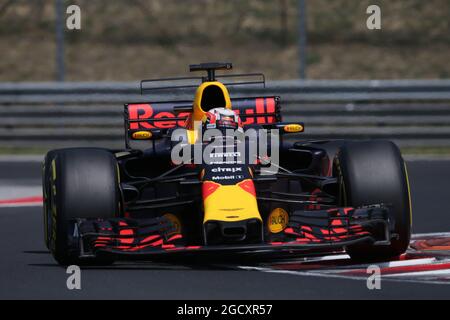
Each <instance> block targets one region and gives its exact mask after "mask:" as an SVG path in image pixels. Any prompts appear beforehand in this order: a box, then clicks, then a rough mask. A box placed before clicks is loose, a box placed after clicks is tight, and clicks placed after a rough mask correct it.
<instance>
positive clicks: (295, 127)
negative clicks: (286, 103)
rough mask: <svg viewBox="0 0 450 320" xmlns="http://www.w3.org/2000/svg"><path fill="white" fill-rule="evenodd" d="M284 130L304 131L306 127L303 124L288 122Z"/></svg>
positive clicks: (292, 131) (291, 131)
mask: <svg viewBox="0 0 450 320" xmlns="http://www.w3.org/2000/svg"><path fill="white" fill-rule="evenodd" d="M284 131H285V132H289V133H295V132H303V131H305V128H304V127H303V126H302V125H301V124H296V123H295V124H287V125H285V126H284Z"/></svg>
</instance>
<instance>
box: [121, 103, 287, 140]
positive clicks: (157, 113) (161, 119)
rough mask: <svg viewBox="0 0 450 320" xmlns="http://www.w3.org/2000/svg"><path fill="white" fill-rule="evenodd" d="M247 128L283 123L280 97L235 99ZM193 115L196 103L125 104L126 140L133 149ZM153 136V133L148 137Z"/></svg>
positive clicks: (175, 126) (236, 106) (235, 104)
mask: <svg viewBox="0 0 450 320" xmlns="http://www.w3.org/2000/svg"><path fill="white" fill-rule="evenodd" d="M231 103H232V106H233V110H235V111H237V112H238V113H239V115H240V117H241V119H242V123H243V125H244V126H246V125H254V124H260V125H264V124H274V123H277V122H281V121H282V119H281V112H280V111H281V110H280V109H281V108H280V98H279V97H275V96H272V97H255V98H234V99H231ZM191 112H192V101H169V102H167V101H165V102H151V103H129V104H126V105H125V131H126V132H125V139H126V147H127V148H130V147H131V145H130V142H131V141H133V140H146V137H147V139H150V138H151V137H156V136H157V135H158V134H161V133H162V132H165V131H167V129H174V128H180V127H184V126H185V124H186V120H187V118H188V117H189V115H190V114H191ZM146 133H149V134H146Z"/></svg>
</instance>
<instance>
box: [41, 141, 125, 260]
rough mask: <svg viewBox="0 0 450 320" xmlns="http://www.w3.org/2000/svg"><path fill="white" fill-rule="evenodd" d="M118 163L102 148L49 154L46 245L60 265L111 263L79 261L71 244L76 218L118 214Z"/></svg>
mask: <svg viewBox="0 0 450 320" xmlns="http://www.w3.org/2000/svg"><path fill="white" fill-rule="evenodd" d="M118 180H119V177H118V167H117V161H116V159H115V157H114V155H113V154H112V153H111V152H109V151H107V150H103V149H91V148H78V149H63V150H56V151H51V152H50V153H49V154H48V155H47V157H46V161H45V163H44V193H45V194H44V199H45V205H44V223H45V225H46V228H45V230H46V242H47V244H48V247H49V249H50V251H51V253H52V254H53V256H54V258H55V260H56V261H57V262H58V263H59V264H61V265H69V264H78V265H79V264H110V263H111V262H112V261H111V260H110V259H104V258H96V259H93V260H80V259H79V258H78V254H79V252H78V250H77V247H76V246H74V245H73V239H72V235H73V234H74V226H75V224H74V221H75V219H77V218H79V219H87V218H102V219H108V218H114V217H117V216H118V215H119V214H120V192H119V181H118Z"/></svg>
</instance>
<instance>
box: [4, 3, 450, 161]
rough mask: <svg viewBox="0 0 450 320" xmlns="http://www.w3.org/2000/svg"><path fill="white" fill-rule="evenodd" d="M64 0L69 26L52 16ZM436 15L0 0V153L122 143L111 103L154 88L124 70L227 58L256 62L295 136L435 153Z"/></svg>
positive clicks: (182, 67)
mask: <svg viewBox="0 0 450 320" xmlns="http://www.w3.org/2000/svg"><path fill="white" fill-rule="evenodd" d="M72 4H76V5H78V6H79V7H80V8H81V30H67V28H66V19H67V18H68V16H69V15H68V14H67V13H66V8H67V7H68V6H69V5H72ZM372 4H376V5H378V6H379V7H380V8H381V30H369V29H368V28H367V26H366V21H367V19H368V17H369V15H368V14H367V13H366V10H367V8H368V6H369V5H372ZM449 13H450V1H449V0H428V1H423V0H396V1H388V0H380V1H372V0H361V1H355V0H333V1H327V0H314V1H312V0H248V1H238V0H229V1H223V0H222V1H221V0H114V1H111V0H70V1H69V0H0V49H1V52H2V57H1V59H0V116H1V117H0V152H2V153H39V154H40V153H43V152H45V151H46V150H48V149H49V148H54V147H62V146H70V145H102V146H108V147H122V146H123V143H122V139H123V129H122V127H123V126H122V107H121V106H122V105H123V103H125V102H129V101H149V100H150V101H151V100H155V99H160V98H164V97H161V96H155V97H153V96H151V97H149V96H147V97H141V96H139V94H138V82H137V81H138V80H140V79H145V78H155V77H165V76H174V75H185V74H187V70H188V67H187V66H188V65H189V64H190V63H198V62H207V61H231V62H233V64H234V67H235V71H237V72H263V73H265V74H266V76H267V79H268V80H269V83H268V93H273V94H277V95H281V96H282V98H283V101H284V103H283V106H284V111H285V114H286V117H287V119H301V120H303V121H305V122H306V124H307V133H306V134H305V135H304V137H305V138H317V139H321V138H326V137H342V138H386V139H394V141H396V142H397V143H398V144H399V145H400V146H401V147H402V148H403V149H404V150H405V151H406V152H407V153H413V154H433V155H440V154H447V153H448V151H447V150H448V149H449V146H450V80H448V79H449V78H450V61H449V60H450V59H449V57H450V28H449V27H450V24H449V21H450V15H449ZM62 80H64V83H63V81H62ZM379 80H380V81H379ZM236 94H252V95H255V94H266V93H263V92H259V91H245V90H244V91H240V92H237V93H236Z"/></svg>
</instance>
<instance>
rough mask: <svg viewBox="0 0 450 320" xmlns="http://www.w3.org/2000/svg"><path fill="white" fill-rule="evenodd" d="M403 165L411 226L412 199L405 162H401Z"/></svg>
mask: <svg viewBox="0 0 450 320" xmlns="http://www.w3.org/2000/svg"><path fill="white" fill-rule="evenodd" d="M403 165H404V166H405V176H406V187H407V188H408V201H409V220H410V223H411V226H412V223H413V214H412V200H411V188H410V186H409V174H408V168H407V166H406V162H404V163H403Z"/></svg>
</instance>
